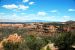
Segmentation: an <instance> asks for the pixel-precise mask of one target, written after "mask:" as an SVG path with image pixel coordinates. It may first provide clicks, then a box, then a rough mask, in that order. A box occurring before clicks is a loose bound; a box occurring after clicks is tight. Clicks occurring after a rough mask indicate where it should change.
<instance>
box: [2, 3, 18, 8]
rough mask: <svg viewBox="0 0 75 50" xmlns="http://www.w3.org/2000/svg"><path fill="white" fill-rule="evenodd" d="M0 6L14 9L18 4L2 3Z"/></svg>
mask: <svg viewBox="0 0 75 50" xmlns="http://www.w3.org/2000/svg"><path fill="white" fill-rule="evenodd" d="M2 7H4V8H6V9H16V8H18V6H16V5H15V4H11V5H3V6H2Z"/></svg>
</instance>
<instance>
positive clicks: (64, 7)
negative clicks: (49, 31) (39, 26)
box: [0, 0, 75, 22]
mask: <svg viewBox="0 0 75 50" xmlns="http://www.w3.org/2000/svg"><path fill="white" fill-rule="evenodd" d="M2 19H4V20H13V21H18V22H27V21H31V20H43V21H62V22H64V21H69V20H74V21H75V0H0V20H2Z"/></svg>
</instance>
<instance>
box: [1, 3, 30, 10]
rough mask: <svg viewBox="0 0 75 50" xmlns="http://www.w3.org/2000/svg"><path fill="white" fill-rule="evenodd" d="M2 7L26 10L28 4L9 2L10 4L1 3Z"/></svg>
mask: <svg viewBox="0 0 75 50" xmlns="http://www.w3.org/2000/svg"><path fill="white" fill-rule="evenodd" d="M2 7H4V8H6V9H13V10H17V11H19V10H27V9H28V8H29V6H25V5H15V4H11V5H3V6H2Z"/></svg>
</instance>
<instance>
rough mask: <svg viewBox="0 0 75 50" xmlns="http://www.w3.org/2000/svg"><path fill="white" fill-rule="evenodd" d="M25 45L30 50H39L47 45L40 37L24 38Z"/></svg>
mask: <svg viewBox="0 0 75 50" xmlns="http://www.w3.org/2000/svg"><path fill="white" fill-rule="evenodd" d="M26 44H27V47H28V48H29V49H30V50H40V48H42V47H44V46H45V45H46V44H47V43H46V42H45V41H44V40H43V39H41V38H40V37H39V38H37V37H35V36H33V35H30V36H28V37H27V38H26Z"/></svg>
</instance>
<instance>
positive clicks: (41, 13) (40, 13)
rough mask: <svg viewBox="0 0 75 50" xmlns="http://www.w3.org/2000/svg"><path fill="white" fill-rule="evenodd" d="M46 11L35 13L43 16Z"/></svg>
mask: <svg viewBox="0 0 75 50" xmlns="http://www.w3.org/2000/svg"><path fill="white" fill-rule="evenodd" d="M46 14H47V13H46V12H38V13H37V15H39V16H45V15H46Z"/></svg>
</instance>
